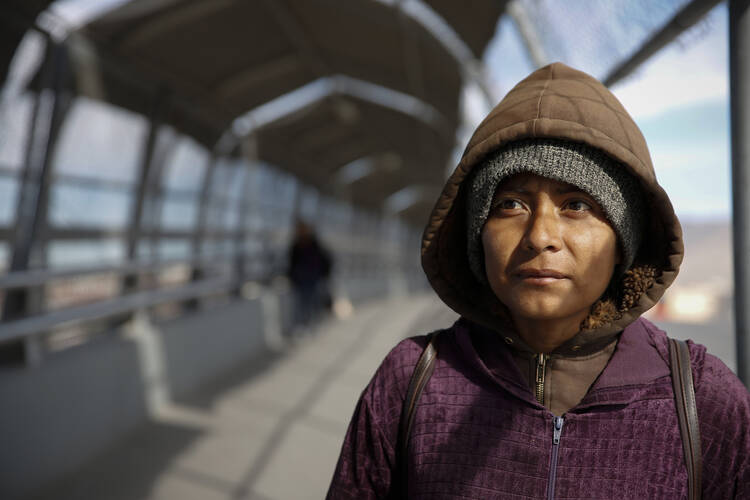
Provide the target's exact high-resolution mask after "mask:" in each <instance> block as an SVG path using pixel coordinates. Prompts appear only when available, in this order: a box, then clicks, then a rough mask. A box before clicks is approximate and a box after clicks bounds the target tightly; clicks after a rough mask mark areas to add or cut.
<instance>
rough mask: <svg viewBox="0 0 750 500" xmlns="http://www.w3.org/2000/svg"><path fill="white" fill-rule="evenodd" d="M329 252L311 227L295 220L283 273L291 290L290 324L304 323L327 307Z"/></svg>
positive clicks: (328, 300)
mask: <svg viewBox="0 0 750 500" xmlns="http://www.w3.org/2000/svg"><path fill="white" fill-rule="evenodd" d="M331 266H332V262H331V256H330V254H329V253H328V252H327V251H326V249H324V248H323V247H322V246H321V245H320V243H319V242H318V238H317V236H316V235H315V231H314V230H313V228H312V227H311V226H310V225H309V224H307V223H306V222H304V221H301V220H298V221H297V223H296V224H295V230H294V239H293V240H292V244H291V247H290V248H289V268H288V271H287V276H288V278H289V281H291V284H292V289H293V290H294V326H295V328H300V327H308V326H310V325H311V324H312V322H313V321H314V320H316V319H317V318H318V317H319V316H320V314H321V313H322V311H323V310H324V309H325V308H328V307H330V302H331V293H330V288H329V282H328V279H329V277H330V274H331Z"/></svg>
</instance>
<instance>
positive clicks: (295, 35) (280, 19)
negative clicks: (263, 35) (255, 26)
mask: <svg viewBox="0 0 750 500" xmlns="http://www.w3.org/2000/svg"><path fill="white" fill-rule="evenodd" d="M262 1H263V5H265V6H266V8H267V9H268V11H269V12H270V13H271V15H272V16H273V17H274V19H276V22H277V23H278V24H279V26H280V27H281V29H282V31H283V32H284V34H285V35H286V36H287V38H288V39H289V41H291V42H292V44H293V45H294V46H295V48H296V49H297V50H298V51H299V53H300V55H301V56H302V59H303V60H304V62H305V63H306V64H307V66H308V67H309V68H310V71H312V73H313V74H314V75H315V76H318V77H321V76H325V75H328V74H330V73H331V71H330V69H329V68H328V67H327V65H326V64H325V62H324V61H323V59H322V58H321V57H320V55H319V54H318V51H317V50H315V47H314V45H313V44H312V42H311V41H310V38H309V37H308V36H307V33H305V30H304V28H303V27H302V25H300V23H299V21H297V19H295V18H294V15H293V14H292V12H291V11H290V10H289V6H288V5H287V4H286V1H285V0H262Z"/></svg>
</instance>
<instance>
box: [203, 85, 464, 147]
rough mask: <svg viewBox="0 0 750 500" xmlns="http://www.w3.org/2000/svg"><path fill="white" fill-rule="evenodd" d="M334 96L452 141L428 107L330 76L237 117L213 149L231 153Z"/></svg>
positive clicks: (401, 95) (379, 88) (378, 87)
mask: <svg viewBox="0 0 750 500" xmlns="http://www.w3.org/2000/svg"><path fill="white" fill-rule="evenodd" d="M335 95H342V96H349V97H354V98H357V99H360V100H363V101H365V102H369V103H371V104H375V105H377V106H381V107H383V108H387V109H390V110H392V111H395V112H397V113H400V114H404V115H407V116H409V117H411V118H413V119H415V120H418V121H420V122H422V123H424V124H425V125H427V126H428V127H430V128H432V129H434V130H435V131H436V132H437V133H438V134H439V135H440V136H441V137H442V138H444V139H445V140H449V141H452V139H453V132H452V130H453V129H452V128H451V126H450V124H449V122H448V120H447V119H446V118H445V117H444V116H443V115H442V113H440V111H438V110H437V109H435V108H434V107H433V106H431V105H430V104H428V103H426V102H424V101H422V100H420V99H417V98H416V97H414V96H411V95H408V94H404V93H402V92H399V91H397V90H393V89H390V88H387V87H383V86H382V85H377V84H374V83H371V82H366V81H364V80H358V79H356V78H351V77H349V76H344V75H333V76H331V77H323V78H319V79H317V80H314V81H312V82H310V83H308V84H306V85H303V86H302V87H299V88H297V89H295V90H293V91H291V92H289V93H287V94H284V95H283V96H279V97H277V98H276V99H273V100H271V101H269V102H267V103H264V104H261V105H260V106H257V107H256V108H254V109H252V110H250V111H248V112H247V113H245V114H243V115H242V116H239V117H238V118H236V119H235V120H234V122H233V123H232V127H231V128H230V129H229V130H228V131H227V132H226V133H225V134H224V136H223V137H222V138H221V140H220V141H219V144H218V145H217V148H219V150H222V151H228V150H231V149H232V148H234V147H236V145H237V144H238V143H239V142H240V141H241V140H242V138H244V137H247V136H249V135H251V134H253V133H255V132H257V131H258V130H260V129H262V128H263V127H266V126H268V125H270V124H272V123H276V122H278V121H279V120H282V119H285V118H287V117H289V116H293V115H295V114H296V113H300V112H301V111H303V110H305V109H307V108H310V107H312V106H314V105H316V104H318V103H319V102H321V101H323V100H325V99H327V98H329V97H332V96H335Z"/></svg>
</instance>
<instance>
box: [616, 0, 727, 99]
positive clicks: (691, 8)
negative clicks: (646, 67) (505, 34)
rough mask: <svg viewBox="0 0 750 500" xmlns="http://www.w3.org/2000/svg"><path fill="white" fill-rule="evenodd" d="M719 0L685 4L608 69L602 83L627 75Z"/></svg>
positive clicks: (695, 1)
mask: <svg viewBox="0 0 750 500" xmlns="http://www.w3.org/2000/svg"><path fill="white" fill-rule="evenodd" d="M720 1H721V0H693V1H692V2H690V3H688V4H687V5H685V7H683V8H682V9H681V10H680V11H679V12H677V14H675V15H674V17H673V18H672V19H671V20H670V21H669V22H667V24H665V25H664V27H663V28H662V29H660V30H658V31H656V32H655V33H654V34H653V35H651V38H649V39H648V40H647V41H646V42H645V43H644V44H643V45H641V48H640V49H638V50H636V51H635V53H634V54H633V55H631V56H630V57H629V58H628V59H626V60H625V61H623V62H622V63H620V64H619V65H617V66H616V67H615V68H614V69H613V70H612V71H610V73H609V74H608V75H607V76H606V77H605V78H604V80H603V82H604V85H606V86H607V87H611V86H613V85H614V84H615V83H617V82H619V81H620V80H622V79H623V78H625V77H626V76H628V75H629V74H630V73H632V72H633V71H634V70H635V69H636V68H638V67H639V66H640V65H641V64H643V63H644V62H646V61H647V60H648V59H649V58H650V57H651V56H653V55H654V54H656V53H657V52H658V51H659V50H661V49H662V48H663V47H665V46H666V45H668V44H669V43H671V42H672V41H673V40H675V39H676V38H677V37H678V36H680V35H681V34H682V33H684V32H685V31H686V30H688V29H690V28H691V27H692V26H693V25H695V23H697V22H698V21H700V20H701V19H703V17H704V16H705V15H706V14H708V13H709V11H710V10H711V9H713V8H714V7H716V5H718V4H719V3H720Z"/></svg>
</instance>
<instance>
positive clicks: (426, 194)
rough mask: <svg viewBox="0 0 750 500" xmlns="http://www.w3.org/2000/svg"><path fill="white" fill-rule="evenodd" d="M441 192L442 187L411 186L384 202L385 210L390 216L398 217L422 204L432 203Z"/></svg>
mask: <svg viewBox="0 0 750 500" xmlns="http://www.w3.org/2000/svg"><path fill="white" fill-rule="evenodd" d="M439 192H440V186H431V185H427V184H411V185H409V186H406V187H404V188H401V189H399V190H398V191H396V192H395V193H393V194H391V195H390V196H388V198H386V199H385V201H383V209H384V210H385V212H386V213H388V214H390V215H397V214H399V213H401V212H404V211H405V210H408V209H409V208H411V207H413V206H414V205H416V204H417V203H420V202H432V201H433V200H435V198H436V197H437V194H436V193H439Z"/></svg>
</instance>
